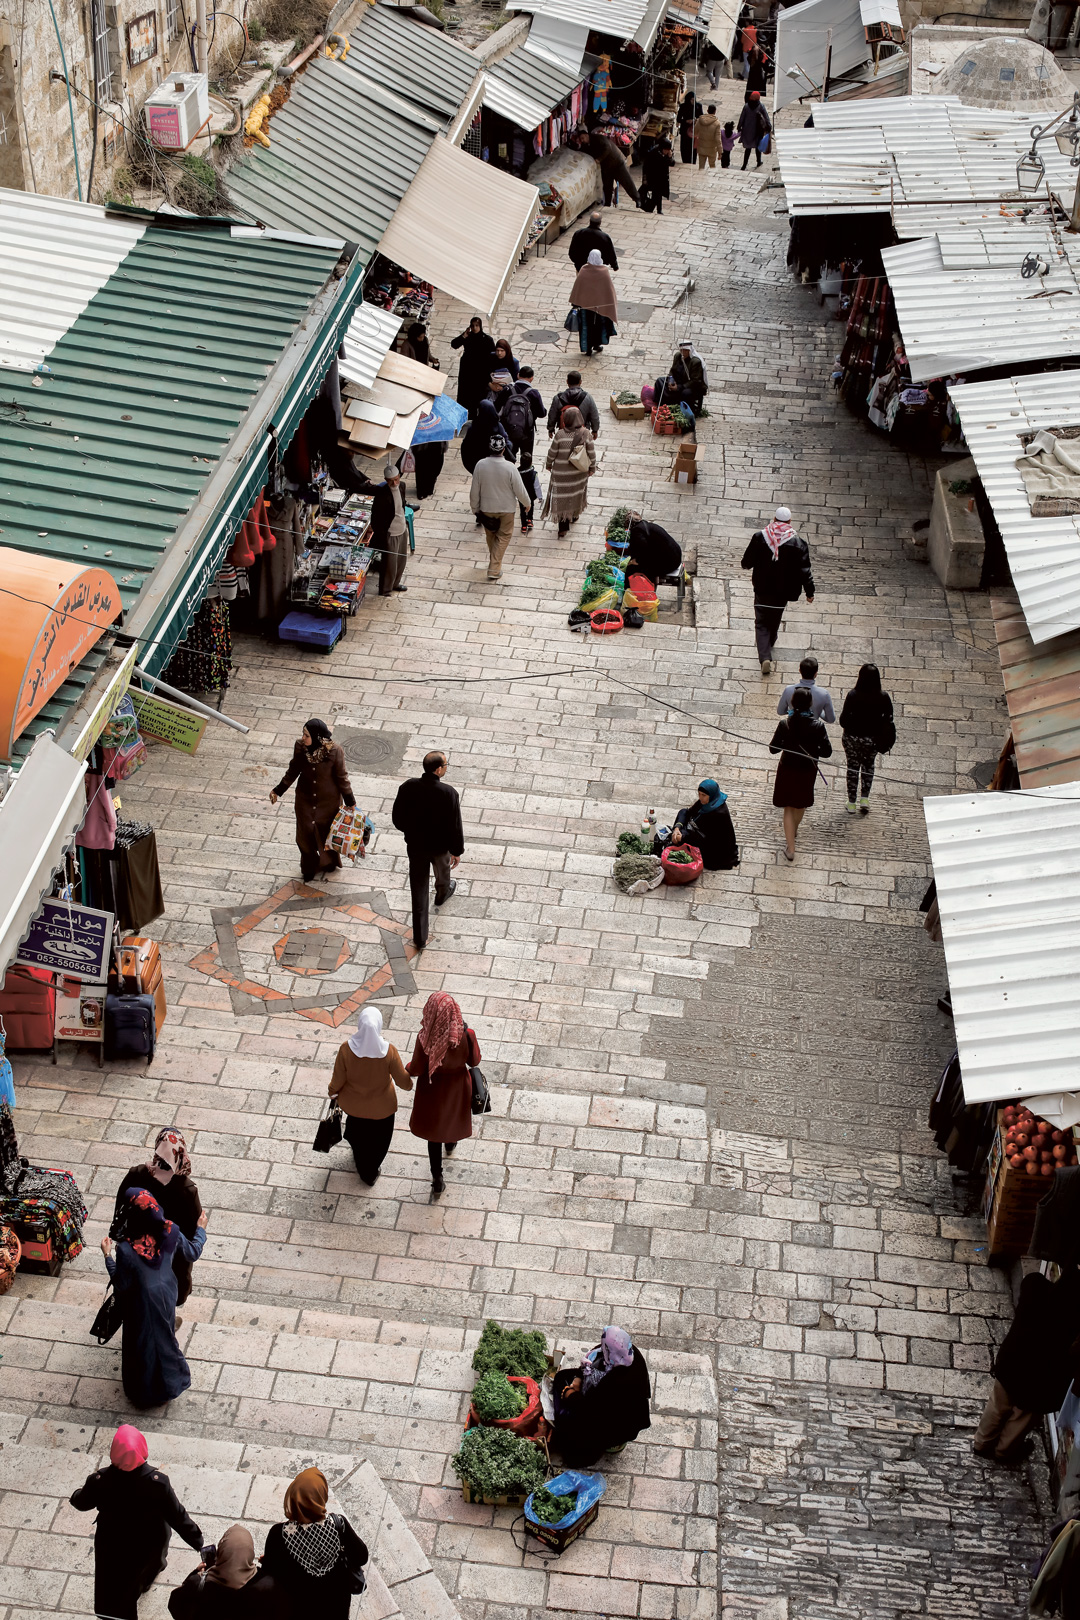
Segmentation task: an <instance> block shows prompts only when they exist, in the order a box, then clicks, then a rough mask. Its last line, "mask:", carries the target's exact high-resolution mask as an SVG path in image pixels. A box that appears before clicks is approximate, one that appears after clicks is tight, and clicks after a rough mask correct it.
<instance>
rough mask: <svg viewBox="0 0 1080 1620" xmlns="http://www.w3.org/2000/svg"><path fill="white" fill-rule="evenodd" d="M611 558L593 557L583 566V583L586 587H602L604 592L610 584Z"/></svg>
mask: <svg viewBox="0 0 1080 1620" xmlns="http://www.w3.org/2000/svg"><path fill="white" fill-rule="evenodd" d="M612 578H613V575H612V568H611V558H610V557H608V556H604V557H594V558H593V559H592V561H591V562H589V563H586V564H585V583H586V584H587V585H603V586H604V589H605V590H606V589H607V588H608V586H609V585H610V584H611V582H612Z"/></svg>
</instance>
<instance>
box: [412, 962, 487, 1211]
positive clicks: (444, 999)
mask: <svg viewBox="0 0 1080 1620" xmlns="http://www.w3.org/2000/svg"><path fill="white" fill-rule="evenodd" d="M479 1062H480V1048H479V1046H478V1045H477V1041H476V1036H475V1035H474V1034H473V1032H472V1030H471V1029H468V1028H466V1025H465V1020H464V1018H463V1017H462V1015H461V1008H460V1007H459V1006H458V1004H457V1002H456V1001H455V1000H454V998H453V996H452V995H450V994H448V992H447V991H445V990H436V991H435V992H434V993H433V994H432V995H430V996H428V998H427V1001H426V1002H425V1003H424V1017H423V1021H422V1023H421V1025H420V1033H419V1035H418V1036H417V1037H416V1045H415V1046H414V1047H413V1055H412V1057H411V1059H410V1060H409V1066H408V1067H409V1073H410V1074H412V1075H415V1076H416V1099H415V1101H414V1102H413V1110H412V1118H411V1119H410V1121H409V1129H410V1130H411V1131H412V1133H413V1135H414V1136H419V1137H421V1138H422V1139H423V1141H425V1142H426V1143H427V1145H428V1160H429V1162H430V1164H431V1196H432V1199H433V1200H434V1199H436V1198H438V1197H440V1195H441V1194H442V1191H443V1188H444V1186H445V1182H444V1181H443V1174H442V1155H443V1148H444V1147H445V1148H446V1151H447V1154H451V1153H453V1151H454V1149H455V1148H456V1147H457V1145H458V1143H459V1142H463V1141H464V1140H465V1138H466V1137H467V1136H471V1135H472V1076H471V1074H470V1073H469V1068H470V1066H471V1065H473V1064H477V1063H479Z"/></svg>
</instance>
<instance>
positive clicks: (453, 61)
mask: <svg viewBox="0 0 1080 1620" xmlns="http://www.w3.org/2000/svg"><path fill="white" fill-rule="evenodd" d="M349 44H350V46H351V47H352V48H351V50H350V51H349V54H348V56H347V57H346V58H345V66H346V67H348V68H350V69H351V70H352V71H353V72H355V73H360V74H363V76H364V77H365V78H366V79H368V80H369V81H372V82H373V83H374V84H375V85H376V86H378V85H381V86H382V87H383V88H384V89H386V90H391V91H393V93H394V94H395V95H397V96H400V97H401V99H402V100H403V101H407V102H411V103H412V104H413V105H414V106H417V107H421V108H423V110H424V111H425V112H429V113H431V114H433V115H434V116H435V117H436V118H438V119H439V120H440V123H441V125H442V127H443V128H444V129H446V128H447V127H448V126H449V125H450V124H452V123H453V121H454V118H455V116H456V114H457V111H458V108H459V107H460V106H461V105H462V103H463V102H464V101H466V100H467V99H468V97H469V94H470V92H471V90H472V87H473V85H474V83H475V81H476V79H477V77H478V76H479V74H480V73H482V72H483V64H482V63H481V61H480V59H479V57H478V56H476V55H475V54H474V53H473V52H472V51H470V50H468V49H467V48H466V47H465V46H464V45H459V44H458V43H457V41H456V40H455V39H454V38H453V37H452V36H451V35H450V34H445V33H443V32H442V31H441V30H440V29H437V28H431V27H425V25H424V24H423V23H418V22H417V21H416V20H415V19H414V18H412V17H409V16H404V15H402V13H401V12H399V11H397V10H395V8H394V7H393V6H379V5H366V6H361V8H360V17H359V20H358V22H357V24H356V27H355V28H354V29H353V31H352V33H351V34H350V35H349ZM271 138H273V123H271Z"/></svg>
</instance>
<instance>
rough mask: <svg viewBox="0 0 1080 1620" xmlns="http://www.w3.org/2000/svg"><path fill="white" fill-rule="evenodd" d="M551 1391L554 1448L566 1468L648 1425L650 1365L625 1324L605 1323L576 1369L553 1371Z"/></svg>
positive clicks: (616, 1447)
mask: <svg viewBox="0 0 1080 1620" xmlns="http://www.w3.org/2000/svg"><path fill="white" fill-rule="evenodd" d="M552 1390H553V1394H554V1398H555V1433H554V1435H553V1437H552V1446H553V1447H554V1449H555V1450H556V1451H558V1452H559V1454H560V1456H561V1457H562V1459H563V1461H564V1462H565V1463H566V1465H567V1467H568V1468H588V1467H589V1466H590V1464H592V1463H594V1462H595V1461H596V1460H597V1458H598V1457H599V1456H600V1454H601V1452H604V1451H621V1450H622V1449H623V1447H624V1446H625V1445H627V1444H628V1443H629V1442H630V1441H631V1440H634V1439H636V1437H637V1435H638V1434H639V1433H640V1432H641V1430H642V1429H648V1428H649V1427H650V1426H651V1419H650V1417H649V1394H650V1390H649V1369H648V1367H647V1366H646V1364H645V1357H644V1356H643V1355H642V1353H641V1351H640V1350H638V1349H636V1348H635V1346H634V1345H633V1343H632V1342H631V1339H630V1335H629V1333H627V1331H626V1329H625V1328H620V1327H606V1328H605V1329H604V1331H603V1333H602V1334H601V1335H600V1343H599V1344H598V1345H594V1347H593V1348H592V1349H591V1350H590V1351H588V1352H587V1354H586V1355H585V1357H584V1359H583V1360H582V1363H581V1366H580V1367H579V1368H578V1369H577V1370H576V1371H575V1370H574V1369H572V1368H566V1369H564V1370H563V1371H562V1372H557V1373H556V1374H555V1377H554V1379H553V1380H552Z"/></svg>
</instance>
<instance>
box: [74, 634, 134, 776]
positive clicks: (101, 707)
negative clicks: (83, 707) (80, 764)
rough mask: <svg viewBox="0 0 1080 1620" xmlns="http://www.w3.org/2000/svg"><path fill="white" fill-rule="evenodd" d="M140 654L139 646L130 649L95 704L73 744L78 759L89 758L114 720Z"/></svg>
mask: <svg viewBox="0 0 1080 1620" xmlns="http://www.w3.org/2000/svg"><path fill="white" fill-rule="evenodd" d="M138 652H139V648H138V645H137V644H136V645H135V646H134V647H129V648H128V650H127V653H126V655H125V657H124V660H123V662H122V663H121V665H120V668H119V669H118V670H117V672H116V674H115V675H114V676H113V678H112V680H111V681H110V682H109V685H108V688H107V690H106V692H105V695H104V696H103V697H101V698H99V699H98V701H97V702H96V703H95V705H94V708H93V712H92V713H91V714H90V715H89V716H88V717H87V720H86V723H85V725H84V726H83V729H82V731H81V732H80V733H79V735H78V737H77V738H76V740H75V742H74V743H73V744H72V748H71V752H72V754H73V755H74V757H75V758H76V759H87V758H89V755H90V750H91V749H92V748H93V746H94V744H95V743H96V742H97V740H98V738H99V737H100V736H101V733H102V732H103V731H104V730H105V727H106V726H107V725H108V723H109V721H110V719H111V718H112V714H113V711H114V709H115V708H116V707H117V705H118V704H119V703H120V701H121V700H122V698H123V696H124V693H125V692H126V691H127V688H128V681H130V679H131V671H132V669H133V668H134V665H135V659H136V657H137V656H138ZM76 718H77V717H76Z"/></svg>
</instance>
